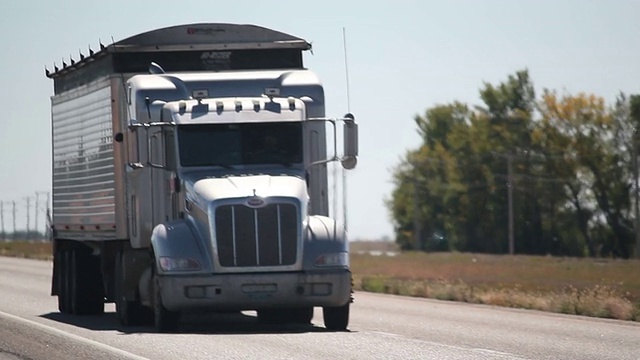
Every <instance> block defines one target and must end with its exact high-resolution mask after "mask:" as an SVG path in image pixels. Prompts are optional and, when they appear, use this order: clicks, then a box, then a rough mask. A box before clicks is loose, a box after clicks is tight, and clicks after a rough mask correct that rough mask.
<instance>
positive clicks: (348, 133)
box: [340, 113, 358, 170]
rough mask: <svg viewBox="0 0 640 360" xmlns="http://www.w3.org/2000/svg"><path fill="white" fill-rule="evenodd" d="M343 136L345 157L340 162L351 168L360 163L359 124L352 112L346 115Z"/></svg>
mask: <svg viewBox="0 0 640 360" xmlns="http://www.w3.org/2000/svg"><path fill="white" fill-rule="evenodd" d="M343 138H344V139H343V140H344V144H343V146H344V158H343V159H342V160H340V162H341V163H342V167H343V168H345V169H347V170H351V169H353V168H355V167H356V164H357V163H358V124H356V119H355V117H354V116H353V114H351V113H349V114H346V115H345V116H344V127H343Z"/></svg>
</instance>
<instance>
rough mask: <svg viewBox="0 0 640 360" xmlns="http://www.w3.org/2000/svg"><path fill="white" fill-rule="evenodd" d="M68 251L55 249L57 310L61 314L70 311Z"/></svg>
mask: <svg viewBox="0 0 640 360" xmlns="http://www.w3.org/2000/svg"><path fill="white" fill-rule="evenodd" d="M68 258H69V251H67V250H57V251H56V258H55V261H56V266H57V270H56V276H57V279H56V283H57V285H58V310H60V312H61V313H63V314H70V313H71V296H70V291H69V285H70V281H69V279H70V276H71V275H70V272H69V260H68Z"/></svg>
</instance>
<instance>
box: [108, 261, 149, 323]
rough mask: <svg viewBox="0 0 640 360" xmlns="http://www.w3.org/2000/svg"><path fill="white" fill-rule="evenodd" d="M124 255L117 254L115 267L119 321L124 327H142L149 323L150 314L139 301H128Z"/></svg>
mask: <svg viewBox="0 0 640 360" xmlns="http://www.w3.org/2000/svg"><path fill="white" fill-rule="evenodd" d="M122 257H123V254H122V252H118V253H117V254H116V265H115V281H116V283H115V303H116V314H118V320H120V324H122V326H140V325H144V324H145V323H146V322H147V319H148V316H147V313H148V312H149V310H148V308H146V307H144V306H143V305H142V304H141V303H140V301H139V300H137V299H136V300H127V298H126V297H125V294H124V289H123V288H124V282H125V278H124V271H123V265H122V262H123V259H122Z"/></svg>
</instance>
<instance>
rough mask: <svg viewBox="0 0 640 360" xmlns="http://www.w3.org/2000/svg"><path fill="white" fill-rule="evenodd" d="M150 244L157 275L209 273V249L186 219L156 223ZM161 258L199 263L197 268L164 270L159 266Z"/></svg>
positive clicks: (210, 266) (210, 270)
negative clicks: (189, 260)
mask: <svg viewBox="0 0 640 360" xmlns="http://www.w3.org/2000/svg"><path fill="white" fill-rule="evenodd" d="M151 246H152V248H153V255H154V260H155V271H156V274H158V275H175V274H200V273H203V274H204V273H211V272H212V265H211V261H210V259H211V255H210V254H211V251H210V249H209V247H208V246H206V245H205V244H204V243H203V241H202V237H201V236H199V233H198V231H197V230H196V229H195V227H194V226H193V224H191V222H190V221H189V220H188V219H180V220H174V221H169V222H166V223H162V224H159V225H157V226H156V227H155V228H154V229H153V233H152V234H151ZM161 258H170V259H191V260H195V261H197V262H198V263H199V264H200V267H199V269H189V270H174V271H165V270H163V269H162V268H161V267H160V259H161Z"/></svg>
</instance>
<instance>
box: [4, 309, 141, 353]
mask: <svg viewBox="0 0 640 360" xmlns="http://www.w3.org/2000/svg"><path fill="white" fill-rule="evenodd" d="M0 316H3V317H6V318H9V319H11V320H14V321H16V322H22V323H27V324H29V325H31V326H35V327H37V328H39V329H40V330H43V331H46V332H48V333H50V334H53V335H58V336H62V337H67V338H69V339H72V340H75V341H78V342H81V343H84V344H87V345H91V346H94V347H97V348H98V349H100V350H104V351H106V352H110V353H113V354H117V355H120V356H124V357H126V358H129V359H135V360H149V359H148V358H146V357H142V356H138V355H136V354H132V353H130V352H127V351H124V350H121V349H118V348H115V347H113V346H109V345H106V344H103V343H101V342H97V341H95V340H91V339H87V338H84V337H82V336H78V335H75V334H71V333H68V332H66V331H62V330H59V329H56V328H54V327H51V326H47V325H44V324H41V323H39V322H35V321H33V320H29V319H25V318H21V317H19V316H15V315H12V314H9V313H6V312H4V311H0Z"/></svg>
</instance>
